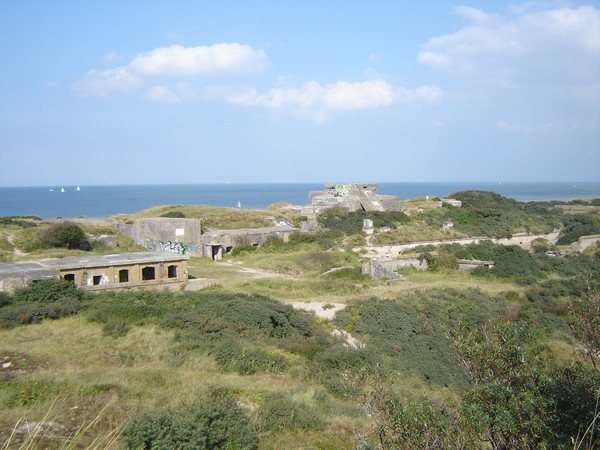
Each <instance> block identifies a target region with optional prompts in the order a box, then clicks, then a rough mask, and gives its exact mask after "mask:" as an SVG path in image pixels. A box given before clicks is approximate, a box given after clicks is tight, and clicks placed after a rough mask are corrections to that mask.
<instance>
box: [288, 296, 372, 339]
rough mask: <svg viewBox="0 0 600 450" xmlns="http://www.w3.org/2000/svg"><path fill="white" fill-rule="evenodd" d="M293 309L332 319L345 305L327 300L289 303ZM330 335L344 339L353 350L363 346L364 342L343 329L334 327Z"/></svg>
mask: <svg viewBox="0 0 600 450" xmlns="http://www.w3.org/2000/svg"><path fill="white" fill-rule="evenodd" d="M289 304H290V305H291V306H292V307H293V308H294V309H301V310H303V311H310V312H313V313H315V314H316V315H317V316H318V317H322V318H323V319H327V320H333V318H334V317H335V314H336V313H337V312H338V311H341V310H342V309H344V308H345V307H346V305H344V304H343V303H329V302H292V303H289ZM331 335H332V336H335V337H339V338H341V339H343V340H344V341H345V344H344V345H346V346H347V347H350V348H352V349H354V350H358V349H361V348H365V343H364V342H362V341H360V340H358V339H356V338H355V337H353V336H352V335H351V334H350V333H348V332H347V331H344V330H339V329H337V328H334V329H333V331H332V332H331Z"/></svg>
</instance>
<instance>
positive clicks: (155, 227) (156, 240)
mask: <svg viewBox="0 0 600 450" xmlns="http://www.w3.org/2000/svg"><path fill="white" fill-rule="evenodd" d="M295 231H298V230H297V228H295V227H292V226H289V225H287V224H285V223H284V224H279V225H277V226H274V227H264V228H244V229H236V230H211V231H208V232H206V233H204V234H202V227H201V221H200V220H199V219H176V218H167V217H160V218H148V219H136V220H134V221H133V227H132V232H131V236H132V237H133V240H134V241H135V242H136V243H137V244H139V245H142V246H144V247H145V248H147V249H148V250H153V251H162V252H169V253H177V254H184V255H189V256H205V257H209V258H212V259H221V258H222V257H223V256H224V255H226V254H228V253H230V252H231V251H232V250H233V249H234V248H235V247H238V246H240V245H254V246H259V245H262V244H264V243H266V242H268V241H269V240H270V239H274V238H276V239H281V240H282V241H284V242H287V241H288V240H289V237H290V235H291V234H292V233H294V232H295Z"/></svg>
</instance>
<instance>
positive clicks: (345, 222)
mask: <svg viewBox="0 0 600 450" xmlns="http://www.w3.org/2000/svg"><path fill="white" fill-rule="evenodd" d="M364 219H371V220H372V221H373V226H374V227H376V228H381V227H389V228H395V227H397V226H398V225H400V224H402V223H406V222H407V221H408V217H407V216H406V214H404V213H403V212H400V211H386V212H380V211H372V212H366V211H353V212H348V211H346V210H344V209H336V210H330V211H327V212H324V213H323V214H321V215H319V217H318V220H319V223H320V224H321V225H323V226H324V227H326V228H328V229H330V230H334V231H343V232H344V233H346V234H347V235H352V234H357V233H361V232H362V227H363V220H364Z"/></svg>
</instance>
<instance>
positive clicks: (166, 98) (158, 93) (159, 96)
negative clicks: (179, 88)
mask: <svg viewBox="0 0 600 450" xmlns="http://www.w3.org/2000/svg"><path fill="white" fill-rule="evenodd" d="M145 97H146V98H147V99H148V100H151V101H153V102H163V103H177V102H179V101H181V99H180V98H179V96H178V95H177V94H176V93H175V92H173V91H172V90H171V89H170V88H168V87H166V86H152V87H151V88H150V89H148V90H147V91H146V94H145Z"/></svg>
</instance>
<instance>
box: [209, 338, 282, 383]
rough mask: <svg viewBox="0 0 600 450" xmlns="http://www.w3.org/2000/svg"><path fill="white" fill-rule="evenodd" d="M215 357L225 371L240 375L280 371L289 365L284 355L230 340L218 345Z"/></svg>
mask: <svg viewBox="0 0 600 450" xmlns="http://www.w3.org/2000/svg"><path fill="white" fill-rule="evenodd" d="M214 357H215V360H216V361H217V363H218V364H219V365H220V366H221V367H222V368H223V369H224V370H225V371H233V372H237V373H239V374H240V375H253V374H255V373H264V372H268V373H280V372H283V371H284V370H285V369H286V368H287V366H288V364H287V361H286V359H285V358H284V357H283V356H282V355H279V354H276V353H273V352H268V351H266V350H263V349H260V348H251V347H248V348H245V347H243V346H241V345H239V344H236V343H234V342H230V341H228V342H226V343H224V344H222V345H220V346H218V347H217V349H216V350H215V352H214Z"/></svg>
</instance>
